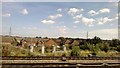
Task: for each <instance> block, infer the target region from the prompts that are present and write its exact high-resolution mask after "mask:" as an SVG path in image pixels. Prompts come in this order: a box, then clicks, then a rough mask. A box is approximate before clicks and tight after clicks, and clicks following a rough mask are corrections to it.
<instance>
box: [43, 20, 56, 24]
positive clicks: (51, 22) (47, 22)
mask: <svg viewBox="0 0 120 68" xmlns="http://www.w3.org/2000/svg"><path fill="white" fill-rule="evenodd" d="M41 22H42V23H43V24H54V23H55V21H53V20H42V21H41Z"/></svg>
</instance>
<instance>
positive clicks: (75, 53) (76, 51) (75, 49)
mask: <svg viewBox="0 0 120 68" xmlns="http://www.w3.org/2000/svg"><path fill="white" fill-rule="evenodd" d="M79 55H80V48H79V47H78V46H73V47H72V51H71V56H79Z"/></svg>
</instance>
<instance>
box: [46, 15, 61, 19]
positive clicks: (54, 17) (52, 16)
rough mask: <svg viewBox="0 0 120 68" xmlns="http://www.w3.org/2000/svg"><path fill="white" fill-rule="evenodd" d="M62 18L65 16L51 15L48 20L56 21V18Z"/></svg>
mask: <svg viewBox="0 0 120 68" xmlns="http://www.w3.org/2000/svg"><path fill="white" fill-rule="evenodd" d="M62 16H63V15H62V14H56V15H50V16H48V18H50V19H56V18H59V17H62Z"/></svg>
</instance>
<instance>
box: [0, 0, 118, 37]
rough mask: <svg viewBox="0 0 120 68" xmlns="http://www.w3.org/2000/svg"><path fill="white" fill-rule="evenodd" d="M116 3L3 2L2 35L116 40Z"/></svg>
mask: <svg viewBox="0 0 120 68" xmlns="http://www.w3.org/2000/svg"><path fill="white" fill-rule="evenodd" d="M118 15H119V13H118V3H117V2H91V3H90V2H4V3H2V15H1V16H2V32H0V34H2V35H8V34H9V29H10V27H11V29H12V30H11V32H12V35H17V36H25V37H26V36H27V37H28V36H31V37H36V36H40V37H46V36H47V37H61V36H62V37H72V38H86V34H87V32H88V37H89V38H93V37H94V36H98V37H100V38H102V39H113V38H118Z"/></svg>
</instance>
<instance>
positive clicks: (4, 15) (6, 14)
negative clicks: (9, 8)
mask: <svg viewBox="0 0 120 68" xmlns="http://www.w3.org/2000/svg"><path fill="white" fill-rule="evenodd" d="M2 16H3V17H10V16H11V14H10V13H4V14H3V15H2Z"/></svg>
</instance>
